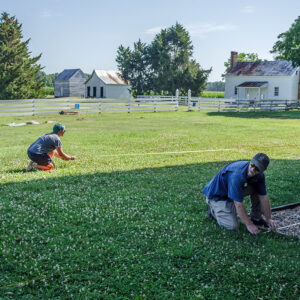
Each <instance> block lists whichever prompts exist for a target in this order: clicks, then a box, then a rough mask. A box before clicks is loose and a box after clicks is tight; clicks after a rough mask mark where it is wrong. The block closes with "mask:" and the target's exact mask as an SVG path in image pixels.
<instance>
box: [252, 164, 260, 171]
mask: <svg viewBox="0 0 300 300" xmlns="http://www.w3.org/2000/svg"><path fill="white" fill-rule="evenodd" d="M250 165H251V167H252V168H254V170H255V171H256V172H259V173H260V170H259V168H258V167H257V166H256V165H255V164H254V163H251V164H250Z"/></svg>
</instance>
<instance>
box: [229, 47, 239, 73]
mask: <svg viewBox="0 0 300 300" xmlns="http://www.w3.org/2000/svg"><path fill="white" fill-rule="evenodd" d="M237 58H238V53H237V52H235V51H231V57H230V69H232V67H233V66H234V65H235V63H236V62H237Z"/></svg>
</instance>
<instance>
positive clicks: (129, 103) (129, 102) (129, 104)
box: [128, 99, 131, 114]
mask: <svg viewBox="0 0 300 300" xmlns="http://www.w3.org/2000/svg"><path fill="white" fill-rule="evenodd" d="M130 106H131V99H129V100H128V113H129V114H130V109H131V107H130Z"/></svg>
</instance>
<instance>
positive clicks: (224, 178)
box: [202, 153, 276, 234]
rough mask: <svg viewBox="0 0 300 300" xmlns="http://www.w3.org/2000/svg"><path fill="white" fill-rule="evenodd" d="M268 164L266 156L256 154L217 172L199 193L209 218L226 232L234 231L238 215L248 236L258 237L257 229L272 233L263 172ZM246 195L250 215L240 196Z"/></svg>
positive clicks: (272, 223)
mask: <svg viewBox="0 0 300 300" xmlns="http://www.w3.org/2000/svg"><path fill="white" fill-rule="evenodd" d="M269 161H270V160H269V157H268V156H267V155H266V154H264V153H257V154H256V155H255V156H254V157H253V158H252V160H251V161H250V162H249V161H235V162H232V163H230V164H228V165H227V166H225V167H224V168H223V169H222V170H221V171H219V172H218V174H217V175H216V176H214V177H213V178H212V179H211V181H210V182H209V183H208V184H207V185H206V186H205V188H204V189H203V191H202V192H203V193H204V194H205V196H206V203H207V205H208V216H209V217H212V218H214V219H216V221H217V222H218V224H219V225H220V226H222V227H224V228H226V229H231V230H237V229H238V227H239V222H238V219H237V216H239V218H240V219H241V221H242V222H243V223H244V224H245V225H246V227H247V230H248V231H249V232H250V233H251V234H258V233H259V228H258V227H259V226H264V227H269V228H270V229H272V230H275V229H276V225H275V222H274V221H273V220H272V219H271V208H270V199H269V196H268V195H267V192H266V184H265V175H264V173H263V172H264V171H265V170H266V169H267V167H268V165H269ZM248 195H250V199H251V211H250V214H249V216H248V214H247V211H246V208H245V206H244V205H243V197H245V196H248ZM262 215H264V218H263V217H262Z"/></svg>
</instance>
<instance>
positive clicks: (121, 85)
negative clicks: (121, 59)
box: [85, 70, 131, 99]
mask: <svg viewBox="0 0 300 300" xmlns="http://www.w3.org/2000/svg"><path fill="white" fill-rule="evenodd" d="M130 90H131V85H130V83H129V82H127V81H126V80H124V79H123V78H122V77H121V74H120V72H118V71H115V70H109V71H107V70H94V71H93V73H92V75H91V77H90V78H89V79H88V80H87V81H86V82H85V97H86V98H89V97H93V98H110V99H130V98H131V92H130Z"/></svg>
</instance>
